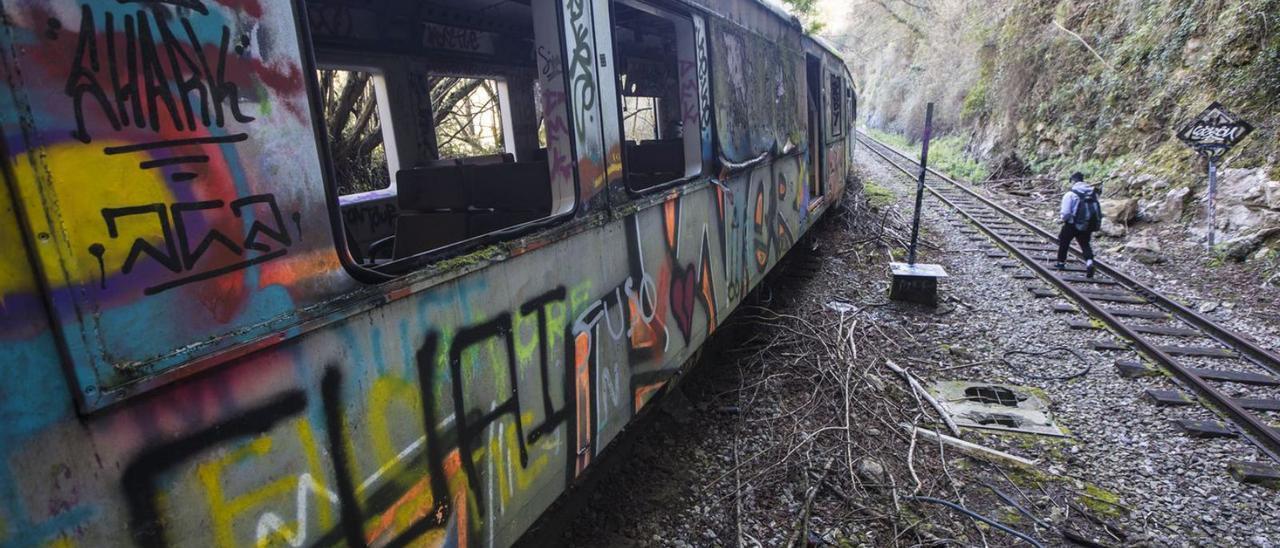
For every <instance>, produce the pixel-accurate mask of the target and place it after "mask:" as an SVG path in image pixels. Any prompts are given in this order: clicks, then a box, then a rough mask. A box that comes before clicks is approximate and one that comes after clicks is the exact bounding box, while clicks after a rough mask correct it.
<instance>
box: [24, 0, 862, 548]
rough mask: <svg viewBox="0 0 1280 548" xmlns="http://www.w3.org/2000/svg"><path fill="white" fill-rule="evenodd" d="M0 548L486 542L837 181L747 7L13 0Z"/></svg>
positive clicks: (793, 37) (826, 80)
mask: <svg viewBox="0 0 1280 548" xmlns="http://www.w3.org/2000/svg"><path fill="white" fill-rule="evenodd" d="M0 13H2V14H3V24H2V25H0V48H2V51H0V76H2V80H3V81H2V83H0V124H2V127H3V137H4V138H3V140H2V141H0V146H2V147H3V151H2V152H3V154H0V158H2V159H3V160H2V162H3V174H4V183H5V192H2V193H0V239H2V240H3V241H2V242H0V254H2V255H3V257H2V259H0V269H2V270H0V284H2V285H0V367H3V368H4V377H5V382H3V383H0V545H46V544H47V545H58V546H102V545H116V544H138V545H146V546H156V545H219V546H241V545H284V544H288V545H291V546H302V545H326V544H347V545H400V544H405V543H414V544H426V545H440V544H443V545H507V544H510V543H511V542H513V541H514V540H515V539H517V538H518V537H519V536H520V535H521V533H522V532H523V531H524V530H525V529H526V528H527V527H528V526H529V525H530V524H531V523H532V522H533V521H534V520H535V519H536V518H537V517H538V516H539V515H540V514H541V513H542V512H543V511H544V510H545V509H546V508H547V507H548V505H549V504H550V503H551V502H552V501H554V500H555V499H556V497H557V496H559V494H561V493H562V492H564V491H565V490H566V489H567V488H568V487H569V486H571V485H573V484H574V482H575V480H577V479H578V478H580V477H581V476H582V475H583V474H584V473H585V472H586V470H588V469H589V467H590V465H591V463H592V461H593V460H594V459H595V458H596V457H597V455H598V454H599V453H600V452H601V451H602V450H604V448H605V447H606V446H607V445H608V444H609V442H610V441H611V440H613V439H614V438H615V437H617V436H618V435H619V433H620V432H621V431H622V430H623V429H624V428H625V427H626V425H627V424H628V422H629V421H630V420H631V419H632V417H634V416H636V414H637V412H639V411H640V410H641V409H643V408H644V407H645V406H647V405H650V404H651V403H652V402H653V401H654V399H655V398H657V397H660V396H661V395H662V394H663V392H664V389H666V388H667V387H668V386H670V385H671V383H673V382H674V381H675V380H676V379H677V378H678V376H679V375H680V374H681V372H682V367H684V366H685V363H686V361H687V359H688V358H689V357H690V356H691V355H692V354H693V353H694V352H695V351H696V350H697V349H698V347H699V346H700V345H702V344H703V342H704V341H705V340H706V339H707V337H708V336H709V335H710V334H711V333H712V332H713V331H715V329H716V326H717V325H718V324H719V323H720V322H722V321H724V319H725V317H726V316H727V315H729V313H730V312H731V311H732V310H733V309H734V308H735V306H737V305H738V304H739V302H741V300H742V299H743V298H744V297H745V296H746V294H747V293H748V292H749V291H750V290H751V289H752V287H753V286H755V285H756V284H757V283H758V282H759V281H760V280H761V279H762V277H763V276H764V275H765V274H766V273H767V272H768V271H769V270H770V268H771V267H773V266H774V265H775V264H776V263H777V262H778V260H779V259H780V258H781V257H782V256H783V254H784V253H786V252H787V250H788V249H789V248H790V247H791V246H792V245H793V244H794V243H795V242H796V240H797V239H798V238H800V237H801V236H802V235H803V234H804V233H805V232H806V231H807V230H808V229H809V228H810V227H811V226H812V225H813V224H814V223H815V222H816V221H817V220H818V219H820V218H821V217H822V216H823V215H824V213H825V212H827V211H828V210H829V209H831V208H832V207H833V206H834V205H836V204H837V203H838V202H839V200H840V199H841V196H842V194H843V192H844V188H845V179H846V176H847V174H848V162H849V158H850V154H851V152H852V146H853V139H851V138H849V134H850V132H851V131H852V127H851V124H852V122H853V119H854V109H855V105H856V103H855V99H854V92H853V86H852V82H851V79H850V76H849V73H848V71H847V70H846V69H845V67H844V64H843V62H842V61H841V60H840V59H839V58H838V57H837V56H836V55H835V54H834V53H832V50H831V49H830V48H828V47H825V46H823V45H822V44H821V43H819V42H818V41H816V40H814V39H812V38H809V37H806V36H805V35H804V34H803V32H802V30H801V28H800V25H799V23H798V22H797V21H796V20H795V19H793V18H791V17H789V16H787V15H785V14H784V13H783V12H781V11H779V10H777V9H776V8H772V7H770V6H769V5H767V4H764V3H760V2H758V1H756V0H680V1H677V0H493V1H487V2H472V1H469V0H429V1H407V0H361V1H351V0H294V1H286V0H0Z"/></svg>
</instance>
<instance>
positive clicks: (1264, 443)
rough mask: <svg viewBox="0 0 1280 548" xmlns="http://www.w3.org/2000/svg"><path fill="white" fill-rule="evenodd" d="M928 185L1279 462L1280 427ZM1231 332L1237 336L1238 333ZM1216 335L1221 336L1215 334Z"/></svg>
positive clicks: (1021, 220)
mask: <svg viewBox="0 0 1280 548" xmlns="http://www.w3.org/2000/svg"><path fill="white" fill-rule="evenodd" d="M859 133H860V132H859ZM860 138H861V139H862V140H863V142H864V144H865V145H867V150H870V151H871V152H873V153H875V154H876V155H877V156H880V157H881V158H883V159H884V160H885V161H886V162H888V163H889V164H890V165H892V166H894V167H895V168H896V169H898V170H899V171H902V172H903V173H904V174H906V175H908V176H911V175H913V174H912V172H911V170H910V169H907V168H905V167H903V166H901V165H899V164H898V163H897V162H895V161H893V160H892V159H890V158H889V157H888V156H887V155H885V153H883V152H881V151H879V150H877V149H876V148H877V146H878V147H880V148H883V149H886V150H889V151H891V152H894V153H895V154H896V155H898V156H900V157H902V158H903V159H904V160H906V161H908V162H911V160H910V159H909V158H907V157H906V155H905V154H902V153H901V152H898V151H896V150H894V149H892V148H891V147H888V146H887V145H884V144H883V143H880V142H879V141H876V140H875V139H872V138H871V137H869V136H866V135H860ZM872 145H876V146H872ZM912 163H915V162H912ZM916 165H918V164H916ZM929 172H930V173H931V174H932V175H934V176H935V177H937V178H940V179H942V180H944V181H947V182H948V183H951V184H952V185H953V186H955V187H956V188H959V189H960V190H962V191H964V192H965V193H966V194H968V195H970V196H972V197H974V198H977V199H978V200H980V201H982V202H983V203H984V204H986V205H987V206H989V207H991V208H992V209H994V210H995V211H997V212H999V213H1002V214H1004V215H1005V216H1007V217H1010V218H1013V219H1014V220H1017V221H1018V222H1019V223H1020V224H1022V225H1024V226H1025V227H1027V228H1030V229H1032V230H1033V231H1034V232H1036V233H1038V234H1040V235H1041V236H1042V237H1046V238H1048V239H1050V240H1052V241H1054V242H1057V238H1054V237H1052V236H1051V235H1049V234H1048V233H1047V232H1046V231H1044V230H1042V229H1040V228H1039V227H1038V226H1036V225H1034V224H1032V223H1031V222H1030V221H1027V220H1026V219H1024V218H1022V217H1021V216H1020V215H1017V214H1016V213H1013V212H1011V211H1009V210H1008V209H1006V208H1004V207H1002V206H1000V205H998V204H996V203H994V202H992V201H991V200H988V199H986V198H984V197H982V196H980V195H978V194H977V193H976V192H974V191H973V190H971V189H969V188H966V187H965V186H964V185H962V184H960V183H958V182H956V181H955V180H954V179H951V178H950V177H947V176H945V175H941V174H939V173H937V172H934V171H933V170H929ZM926 189H927V190H929V192H930V193H932V194H933V195H934V196H936V197H937V198H938V199H939V200H942V201H943V203H945V204H947V205H948V206H950V207H951V208H952V209H955V210H956V211H957V212H959V213H960V214H961V215H962V216H964V217H965V218H966V219H968V220H969V222H971V223H973V224H975V225H976V226H978V228H980V229H982V231H983V232H985V233H987V235H988V236H990V237H991V238H992V239H993V240H995V241H996V242H997V243H999V244H1000V245H1001V246H1002V247H1004V248H1006V249H1007V250H1008V251H1009V252H1010V253H1012V254H1013V255H1014V256H1016V257H1018V259H1019V260H1021V261H1022V262H1023V263H1024V264H1026V265H1027V266H1029V267H1030V268H1031V269H1032V270H1035V271H1036V273H1037V274H1039V275H1040V277H1041V278H1044V279H1046V280H1049V281H1050V282H1051V283H1053V284H1054V285H1055V286H1057V287H1058V289H1060V290H1061V291H1062V292H1063V293H1065V294H1066V295H1067V296H1069V297H1070V298H1071V299H1072V300H1074V301H1076V302H1077V303H1078V304H1080V305H1081V306H1083V307H1084V308H1086V309H1087V310H1088V311H1089V312H1090V313H1092V314H1093V315H1094V316H1096V317H1098V318H1100V319H1102V320H1103V322H1105V323H1106V324H1107V325H1108V326H1110V327H1111V328H1112V329H1113V330H1115V331H1116V333H1117V334H1119V335H1121V336H1123V337H1125V338H1126V339H1129V340H1130V341H1132V342H1133V343H1134V344H1135V345H1137V346H1138V347H1139V349H1141V350H1142V351H1143V352H1144V353H1145V354H1147V355H1148V356H1149V357H1151V358H1152V359H1153V360H1154V361H1156V362H1157V363H1160V364H1162V365H1164V366H1165V367H1166V368H1167V369H1168V370H1169V371H1170V372H1172V373H1173V374H1174V375H1176V376H1177V377H1178V378H1179V379H1181V380H1182V381H1184V382H1185V383H1187V384H1188V385H1190V386H1191V387H1192V389H1193V390H1194V391H1195V392H1197V393H1198V394H1199V395H1200V396H1201V397H1202V398H1204V399H1205V400H1206V401H1207V402H1209V403H1211V404H1213V405H1214V406H1216V407H1218V408H1220V409H1221V410H1222V411H1223V412H1224V413H1225V414H1227V415H1228V416H1229V417H1230V418H1231V419H1232V420H1233V421H1234V422H1235V423H1236V424H1237V425H1238V426H1240V427H1241V428H1243V429H1244V430H1245V432H1242V434H1245V436H1244V437H1245V438H1246V439H1248V440H1249V441H1251V442H1252V443H1253V444H1254V445H1256V446H1257V447H1258V448H1259V449H1261V450H1262V451H1263V452H1264V453H1266V454H1267V455H1268V456H1269V457H1271V458H1272V459H1273V460H1276V461H1277V462H1280V429H1275V428H1272V427H1271V426H1270V425H1269V424H1267V423H1266V422H1264V421H1262V420H1260V419H1259V418H1258V417H1257V416H1255V415H1254V414H1252V413H1250V412H1248V411H1247V410H1245V409H1244V408H1243V407H1241V406H1240V405H1239V404H1237V403H1236V402H1235V401H1234V399H1232V398H1231V397H1229V396H1227V395H1225V394H1222V393H1221V392H1219V391H1218V390H1217V389H1216V388H1214V387H1213V386H1212V385H1210V384H1209V383H1208V382H1207V381H1206V380H1204V379H1203V378H1201V377H1200V376H1199V375H1197V374H1195V373H1194V372H1192V371H1190V370H1189V369H1187V368H1186V367H1185V366H1183V365H1182V364H1180V363H1179V362H1178V361H1177V360H1176V359H1175V358H1174V357H1173V356H1171V355H1169V354H1168V353H1166V352H1165V351H1163V350H1161V349H1160V348H1159V347H1158V346H1157V345H1155V344H1153V343H1152V342H1150V341H1148V340H1147V339H1146V338H1145V337H1143V336H1142V335H1141V334H1139V333H1138V332H1136V331H1134V330H1133V329H1131V328H1130V327H1129V326H1128V325H1126V324H1125V323H1124V322H1123V321H1121V320H1120V319H1119V318H1118V317H1116V316H1115V315H1113V314H1111V313H1110V312H1108V311H1107V310H1106V309H1104V308H1103V307H1102V305H1101V304H1100V303H1098V302H1096V301H1094V300H1093V299H1092V298H1090V297H1088V296H1087V295H1085V294H1084V293H1082V292H1081V291H1079V290H1077V289H1076V288H1074V287H1072V286H1071V285H1069V284H1068V283H1067V282H1066V281H1065V280H1063V279H1061V278H1059V277H1058V276H1056V275H1054V274H1053V272H1052V271H1050V270H1049V268H1048V267H1046V266H1045V265H1043V264H1041V263H1040V261H1039V260H1037V259H1035V258H1034V257H1032V256H1030V255H1029V254H1027V253H1026V252H1024V251H1023V250H1022V249H1020V248H1019V247H1018V246H1016V245H1014V244H1013V243H1012V242H1010V241H1009V240H1007V239H1005V238H1004V236H1001V235H1000V234H999V233H997V232H996V231H995V229H994V228H992V227H989V226H988V225H987V224H985V223H984V222H982V221H980V220H978V219H977V218H976V217H974V215H972V214H971V213H970V212H969V211H966V210H965V209H964V208H963V207H960V206H959V205H957V204H956V203H955V202H954V201H952V200H951V199H950V198H948V197H947V196H945V195H944V194H942V193H941V192H939V191H938V190H937V189H936V188H934V187H933V186H931V185H926ZM1095 264H1096V265H1098V266H1099V270H1101V271H1102V272H1104V273H1106V274H1107V275H1109V276H1111V277H1112V278H1113V279H1115V280H1116V281H1117V282H1121V283H1124V282H1126V281H1129V282H1133V281H1132V280H1130V279H1129V278H1128V276H1125V275H1123V274H1120V273H1119V272H1117V271H1115V270H1114V269H1111V268H1109V267H1106V266H1105V265H1101V264H1098V262H1097V260H1096V259H1095ZM1133 286H1134V287H1130V288H1128V289H1129V290H1130V291H1134V292H1140V293H1142V294H1143V296H1146V297H1157V296H1159V294H1158V293H1157V292H1155V291H1154V290H1152V289H1150V288H1148V287H1146V286H1145V285H1142V284H1138V283H1136V282H1133ZM1135 288H1136V289H1135ZM1161 300H1162V301H1168V299H1167V298H1162V299H1161ZM1153 304H1154V303H1153ZM1156 306H1159V305H1156ZM1177 309H1180V310H1186V309H1185V307H1181V306H1178V307H1177ZM1196 316H1198V317H1200V316H1199V315H1196ZM1200 318H1201V319H1202V320H1203V321H1205V322H1210V321H1209V320H1208V319H1207V318H1203V317H1200ZM1210 323H1211V322H1210ZM1197 327H1198V325H1197ZM1218 330H1220V331H1222V332H1225V333H1228V334H1231V332H1230V331H1228V330H1226V329H1225V328H1221V327H1219V328H1218ZM1232 335H1233V336H1234V334H1232ZM1214 338H1215V339H1216V337H1214ZM1236 339H1237V340H1242V339H1239V338H1238V336H1237V337H1236ZM1242 341H1243V340H1242ZM1219 342H1223V344H1225V345H1226V346H1228V347H1232V348H1233V349H1238V348H1236V347H1235V345H1232V344H1228V343H1226V342H1224V341H1221V340H1220V341H1219ZM1242 344H1244V345H1252V343H1249V342H1248V341H1243V343H1242ZM1257 350H1259V351H1260V352H1261V353H1262V355H1263V356H1273V355H1271V354H1270V353H1269V352H1266V350H1265V349H1261V348H1258V349H1257ZM1273 357H1274V356H1273Z"/></svg>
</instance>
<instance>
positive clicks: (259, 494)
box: [196, 436, 298, 547]
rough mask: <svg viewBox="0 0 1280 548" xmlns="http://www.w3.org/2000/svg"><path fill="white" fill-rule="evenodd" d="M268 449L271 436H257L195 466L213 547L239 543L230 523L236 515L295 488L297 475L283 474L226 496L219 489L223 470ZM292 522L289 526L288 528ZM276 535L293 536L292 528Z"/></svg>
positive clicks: (257, 455) (291, 491) (260, 454)
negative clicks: (210, 529)
mask: <svg viewBox="0 0 1280 548" xmlns="http://www.w3.org/2000/svg"><path fill="white" fill-rule="evenodd" d="M270 451H271V438H269V437H265V436H263V437H260V438H258V439H255V440H253V441H252V442H249V443H248V444H246V445H245V446H244V447H241V448H239V449H235V450H233V451H229V452H227V454H226V455H224V456H222V457H220V458H217V459H214V460H211V461H209V462H204V463H201V464H200V465H199V466H198V467H197V468H196V476H197V477H199V478H200V483H201V485H203V486H204V490H205V498H206V500H208V502H209V514H210V516H211V517H212V518H213V538H214V544H215V545H217V546H223V547H231V546H237V545H239V543H237V542H236V541H235V531H234V530H233V528H232V524H233V522H234V520H235V518H236V517H237V516H240V515H242V514H244V513H245V512H247V511H248V510H250V509H252V508H258V507H261V506H264V505H265V504H266V502H267V501H268V500H271V499H278V498H281V497H285V496H287V495H288V494H290V493H293V492H294V491H295V490H296V488H297V482H298V480H297V478H294V477H292V476H285V477H282V478H280V479H277V480H275V481H271V482H268V483H267V484H266V485H263V486H262V487H259V488H257V489H254V490H252V491H249V492H247V493H245V494H242V495H239V496H237V497H233V498H231V499H227V498H226V496H225V495H224V493H223V490H222V484H223V480H222V475H223V471H224V470H225V469H226V468H227V467H228V466H231V465H233V464H236V463H239V462H241V461H243V460H246V459H249V458H253V457H261V456H264V455H266V454H267V453H268V452H270ZM293 527H295V525H291V526H290V527H289V528H290V529H292V528H293ZM278 534H284V535H288V536H292V535H293V531H292V530H290V531H283V530H282V531H279V532H278Z"/></svg>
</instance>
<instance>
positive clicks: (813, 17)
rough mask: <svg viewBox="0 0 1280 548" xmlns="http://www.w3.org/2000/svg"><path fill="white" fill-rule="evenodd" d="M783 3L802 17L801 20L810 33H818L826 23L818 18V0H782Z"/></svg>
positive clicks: (797, 15)
mask: <svg viewBox="0 0 1280 548" xmlns="http://www.w3.org/2000/svg"><path fill="white" fill-rule="evenodd" d="M782 1H783V3H785V4H786V5H787V7H788V8H790V9H791V13H794V14H795V15H796V17H799V18H800V22H802V23H804V30H805V31H808V32H809V33H810V34H817V33H819V32H821V31H822V29H823V27H825V26H826V23H823V22H822V20H820V19H819V18H818V2H817V0H782Z"/></svg>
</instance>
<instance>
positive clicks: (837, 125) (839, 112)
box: [831, 75, 844, 137]
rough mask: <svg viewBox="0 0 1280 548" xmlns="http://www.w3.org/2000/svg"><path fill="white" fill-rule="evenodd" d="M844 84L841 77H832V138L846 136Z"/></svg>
mask: <svg viewBox="0 0 1280 548" xmlns="http://www.w3.org/2000/svg"><path fill="white" fill-rule="evenodd" d="M843 92H844V83H843V82H841V81H840V77H839V76H834V75H833V76H831V136H832V137H839V136H841V135H843V134H844V93H843Z"/></svg>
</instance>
